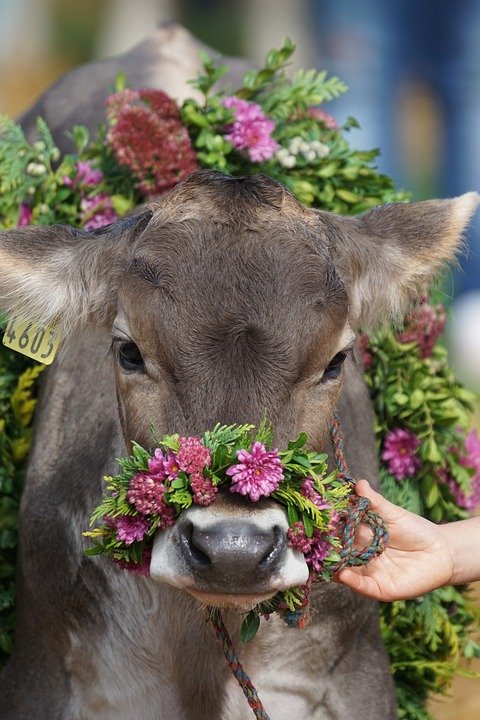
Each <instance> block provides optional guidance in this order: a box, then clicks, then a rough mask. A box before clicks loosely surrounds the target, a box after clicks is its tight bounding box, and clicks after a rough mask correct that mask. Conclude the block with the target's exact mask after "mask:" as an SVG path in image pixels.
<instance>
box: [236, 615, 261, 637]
mask: <svg viewBox="0 0 480 720" xmlns="http://www.w3.org/2000/svg"><path fill="white" fill-rule="evenodd" d="M259 627H260V617H259V615H258V613H257V612H256V611H255V610H250V612H249V613H248V614H247V615H246V616H245V618H244V620H243V622H242V625H241V628H240V640H241V641H242V642H243V643H248V642H250V640H253V638H254V637H255V635H256V634H257V630H258V628H259Z"/></svg>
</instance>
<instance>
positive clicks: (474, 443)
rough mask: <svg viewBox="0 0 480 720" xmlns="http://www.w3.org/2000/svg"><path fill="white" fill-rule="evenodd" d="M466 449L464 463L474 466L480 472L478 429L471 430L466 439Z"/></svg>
mask: <svg viewBox="0 0 480 720" xmlns="http://www.w3.org/2000/svg"><path fill="white" fill-rule="evenodd" d="M465 450H466V451H467V456H466V458H465V459H464V460H463V462H462V465H465V466H466V467H471V468H474V469H475V470H478V471H479V472H480V437H479V436H478V432H477V431H476V430H471V431H470V432H469V433H468V435H467V438H466V440H465Z"/></svg>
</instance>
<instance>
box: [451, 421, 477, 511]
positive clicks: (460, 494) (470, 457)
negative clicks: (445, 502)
mask: <svg viewBox="0 0 480 720" xmlns="http://www.w3.org/2000/svg"><path fill="white" fill-rule="evenodd" d="M465 450H466V451H467V454H466V456H465V457H463V458H460V461H459V462H460V465H463V466H464V467H468V468H471V469H472V470H474V471H475V472H474V474H473V476H472V480H471V488H470V492H469V493H468V495H467V494H466V493H465V492H464V491H463V490H462V489H461V488H460V487H459V485H458V483H457V482H456V481H455V479H454V478H453V477H452V476H451V475H450V473H449V472H448V470H445V471H444V477H443V479H444V480H445V482H446V483H447V485H448V487H449V488H450V490H451V491H452V494H453V496H454V497H455V500H456V503H457V505H459V507H462V508H464V509H465V510H468V511H469V512H473V511H474V510H475V509H476V508H477V507H478V506H479V505H480V438H479V437H478V433H477V431H476V430H472V431H471V432H470V433H469V434H468V435H467V438H466V439H465Z"/></svg>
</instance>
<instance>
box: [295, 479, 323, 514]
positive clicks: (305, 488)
mask: <svg viewBox="0 0 480 720" xmlns="http://www.w3.org/2000/svg"><path fill="white" fill-rule="evenodd" d="M301 493H302V495H303V496H304V497H306V498H308V499H309V500H310V501H311V502H312V503H313V504H314V505H316V506H317V508H318V509H319V510H326V509H327V508H328V503H327V501H326V500H325V499H324V498H323V497H322V496H321V495H320V493H319V492H318V490H315V486H314V484H313V480H312V478H306V479H305V480H304V481H303V483H302V488H301Z"/></svg>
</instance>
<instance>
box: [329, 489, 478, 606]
mask: <svg viewBox="0 0 480 720" xmlns="http://www.w3.org/2000/svg"><path fill="white" fill-rule="evenodd" d="M356 492H357V494H358V495H361V496H363V497H367V498H368V499H369V500H370V502H371V509H372V510H374V511H375V512H377V513H378V514H379V515H380V516H381V517H382V518H383V519H384V520H385V522H386V524H387V527H388V530H389V535H390V539H389V542H388V545H387V548H386V549H385V551H384V552H383V553H382V555H380V556H379V557H378V558H375V559H374V560H372V561H370V562H369V563H368V564H367V565H363V566H360V567H355V568H345V569H344V570H341V571H340V572H338V573H337V575H336V576H335V580H336V581H338V582H341V583H344V584H345V585H348V586H349V587H350V588H352V590H355V591H357V592H359V593H361V594H362V595H367V596H369V597H373V598H376V599H378V600H383V601H393V600H403V599H406V598H411V597H418V596H419V595H423V594H424V593H426V592H429V591H430V590H434V589H435V588H438V587H442V586H443V585H449V584H463V583H467V582H472V581H475V580H480V518H470V519H468V520H461V521H459V522H453V523H448V524H445V525H436V524H435V523H432V522H430V521H429V520H427V519H426V518H423V517H421V516H419V515H415V513H411V512H409V511H408V510H404V509H403V508H400V507H398V506H397V505H394V504H393V503H391V502H389V501H388V500H386V499H385V498H384V497H383V496H382V495H380V493H378V492H375V490H373V489H372V488H371V487H370V485H369V484H368V482H367V481H366V480H360V481H359V482H358V483H357V485H356Z"/></svg>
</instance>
